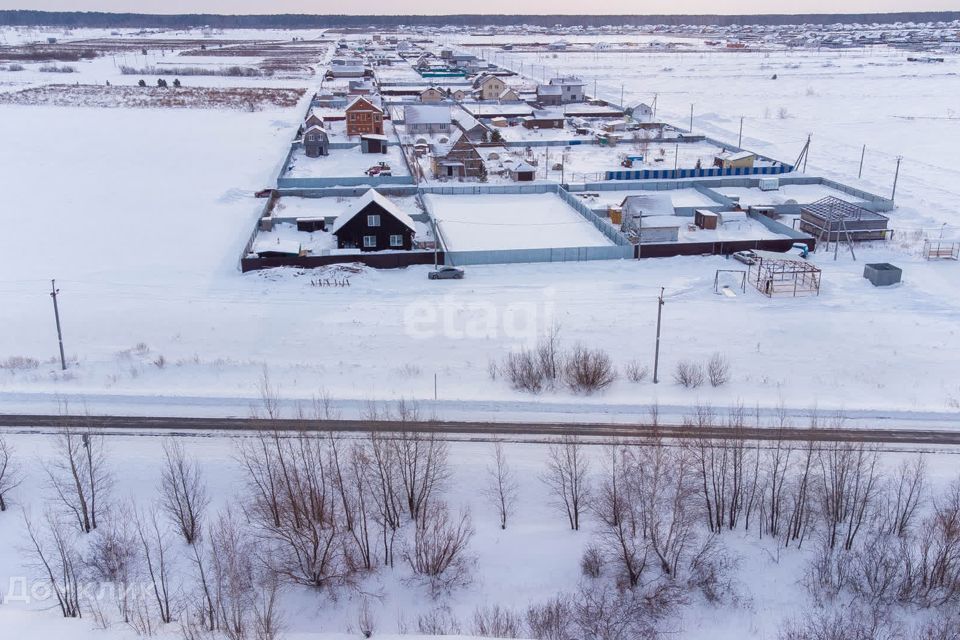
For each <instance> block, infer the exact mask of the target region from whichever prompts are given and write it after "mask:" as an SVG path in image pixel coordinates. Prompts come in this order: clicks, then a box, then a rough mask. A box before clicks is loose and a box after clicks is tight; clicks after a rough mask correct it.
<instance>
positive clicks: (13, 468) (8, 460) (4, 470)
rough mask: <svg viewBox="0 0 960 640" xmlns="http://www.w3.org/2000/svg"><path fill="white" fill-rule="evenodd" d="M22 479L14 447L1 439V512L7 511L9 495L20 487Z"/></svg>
mask: <svg viewBox="0 0 960 640" xmlns="http://www.w3.org/2000/svg"><path fill="white" fill-rule="evenodd" d="M22 479H23V478H22V476H21V475H20V465H19V464H17V462H16V460H14V450H13V445H12V444H10V443H9V442H7V441H6V440H5V439H4V438H2V437H0V511H6V510H7V495H8V494H9V493H10V492H11V491H13V490H14V489H16V488H17V487H18V486H20V482H21V481H22Z"/></svg>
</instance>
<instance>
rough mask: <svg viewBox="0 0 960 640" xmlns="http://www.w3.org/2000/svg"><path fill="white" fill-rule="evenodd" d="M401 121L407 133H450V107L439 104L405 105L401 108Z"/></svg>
mask: <svg viewBox="0 0 960 640" xmlns="http://www.w3.org/2000/svg"><path fill="white" fill-rule="evenodd" d="M403 122H404V126H405V127H406V130H407V133H408V134H413V133H450V125H451V119H450V107H448V106H446V105H440V104H438V105H432V104H431V105H426V104H412V105H407V106H405V107H404V108H403Z"/></svg>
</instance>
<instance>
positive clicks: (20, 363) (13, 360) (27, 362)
mask: <svg viewBox="0 0 960 640" xmlns="http://www.w3.org/2000/svg"><path fill="white" fill-rule="evenodd" d="M39 366H40V361H39V360H37V359H36V358H28V357H26V356H10V357H9V358H7V359H6V360H3V361H0V369H5V370H7V371H27V370H29V369H36V368H37V367H39Z"/></svg>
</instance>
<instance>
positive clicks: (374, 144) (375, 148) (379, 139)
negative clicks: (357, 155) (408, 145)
mask: <svg viewBox="0 0 960 640" xmlns="http://www.w3.org/2000/svg"><path fill="white" fill-rule="evenodd" d="M360 151H361V152H363V153H386V152H387V136H385V135H380V134H376V133H364V134H362V135H361V136H360Z"/></svg>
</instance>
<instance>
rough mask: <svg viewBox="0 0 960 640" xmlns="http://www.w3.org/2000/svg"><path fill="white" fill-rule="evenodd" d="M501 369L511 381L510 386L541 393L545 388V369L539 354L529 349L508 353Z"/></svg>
mask: <svg viewBox="0 0 960 640" xmlns="http://www.w3.org/2000/svg"><path fill="white" fill-rule="evenodd" d="M501 371H502V372H503V374H504V375H505V376H506V377H507V380H509V381H510V386H512V387H513V388H514V389H516V390H518V391H527V392H529V393H540V392H541V391H543V389H544V386H545V378H544V375H543V370H542V369H540V366H539V364H538V361H537V355H536V354H535V353H534V352H532V351H530V350H528V349H521V350H520V351H515V352H513V353H508V354H507V357H506V358H505V359H504V361H503V366H502V367H501Z"/></svg>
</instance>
